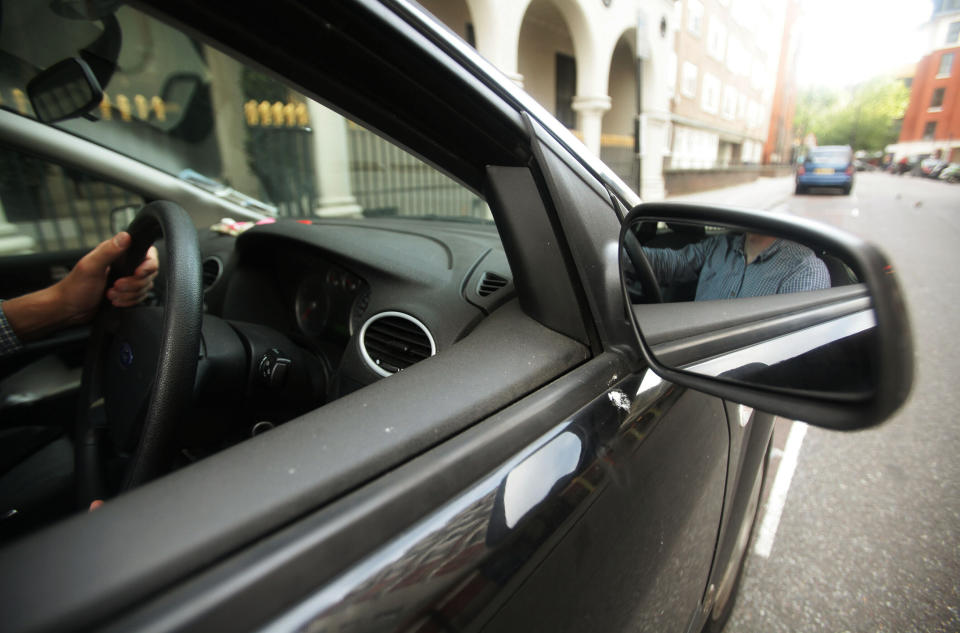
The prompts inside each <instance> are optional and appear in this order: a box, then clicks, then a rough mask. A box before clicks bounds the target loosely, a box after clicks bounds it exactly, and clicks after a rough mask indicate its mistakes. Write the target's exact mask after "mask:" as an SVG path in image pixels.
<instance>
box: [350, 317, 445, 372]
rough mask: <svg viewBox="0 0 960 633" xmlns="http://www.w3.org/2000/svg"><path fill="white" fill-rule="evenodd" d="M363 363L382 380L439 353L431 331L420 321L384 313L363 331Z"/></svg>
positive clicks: (361, 338)
mask: <svg viewBox="0 0 960 633" xmlns="http://www.w3.org/2000/svg"><path fill="white" fill-rule="evenodd" d="M360 350H361V352H362V353H363V357H364V360H365V361H366V362H367V364H368V365H369V366H370V368H371V369H373V370H374V371H375V372H377V373H378V374H380V375H381V376H390V375H392V374H395V373H397V372H398V371H402V370H404V369H406V368H407V367H409V366H410V365H413V364H414V363H416V362H418V361H421V360H423V359H425V358H429V357H430V356H433V355H434V354H435V353H436V344H435V343H434V341H433V337H432V336H431V335H430V331H429V330H427V328H426V326H425V325H423V323H421V322H420V321H418V320H417V319H415V318H413V317H412V316H410V315H408V314H403V313H401V312H382V313H380V314H378V315H376V316H374V317H372V318H371V319H370V320H369V321H367V322H366V323H365V324H364V326H363V328H362V329H361V331H360Z"/></svg>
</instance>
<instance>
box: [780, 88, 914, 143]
mask: <svg viewBox="0 0 960 633" xmlns="http://www.w3.org/2000/svg"><path fill="white" fill-rule="evenodd" d="M909 100H910V92H909V91H908V90H907V88H906V87H905V86H904V85H903V82H901V81H898V80H895V79H891V78H888V77H877V78H874V79H871V80H869V81H866V82H863V83H861V84H858V85H856V86H854V87H852V88H844V89H828V88H822V87H817V88H811V89H808V90H806V91H804V92H801V93H800V95H799V97H798V98H797V111H796V116H795V117H794V128H795V129H796V131H797V133H798V134H799V135H800V138H801V139H802V138H803V137H805V136H806V135H807V133H809V132H813V133H814V134H815V135H816V137H817V143H818V144H819V145H850V146H851V147H853V149H854V150H861V149H862V150H866V151H879V150H883V148H884V147H886V146H887V145H889V144H890V143H895V142H896V140H897V132H898V126H897V120H898V119H900V118H901V117H902V116H903V113H904V110H906V108H907V103H908V102H909Z"/></svg>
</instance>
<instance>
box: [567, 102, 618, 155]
mask: <svg viewBox="0 0 960 633" xmlns="http://www.w3.org/2000/svg"><path fill="white" fill-rule="evenodd" d="M609 109H610V97H608V96H607V95H577V96H576V97H574V98H573V110H574V112H576V113H577V128H578V129H579V130H580V133H581V134H583V144H584V145H586V146H587V149H589V150H590V151H591V152H593V153H594V154H596V155H597V156H598V157H599V156H600V132H601V130H602V128H603V115H604V114H605V113H606V112H607V110H609Z"/></svg>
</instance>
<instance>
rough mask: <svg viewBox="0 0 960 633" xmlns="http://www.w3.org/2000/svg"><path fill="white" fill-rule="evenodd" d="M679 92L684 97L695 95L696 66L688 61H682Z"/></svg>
mask: <svg viewBox="0 0 960 633" xmlns="http://www.w3.org/2000/svg"><path fill="white" fill-rule="evenodd" d="M680 92H682V93H683V95H684V96H685V97H690V98H694V97H696V96H697V67H696V65H695V64H691V63H690V62H683V79H681V80H680Z"/></svg>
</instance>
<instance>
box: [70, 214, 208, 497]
mask: <svg viewBox="0 0 960 633" xmlns="http://www.w3.org/2000/svg"><path fill="white" fill-rule="evenodd" d="M127 232H129V233H130V236H131V238H132V241H131V245H130V247H129V248H128V249H127V251H126V252H125V253H124V256H123V257H122V258H121V259H120V260H119V261H118V262H116V263H115V264H114V265H113V266H111V273H110V281H109V282H108V283H109V284H112V283H113V280H114V279H116V278H119V277H123V276H126V275H130V274H132V272H133V271H134V270H135V269H136V267H137V265H138V264H139V263H140V262H141V261H142V260H143V257H144V256H145V254H146V251H147V249H148V248H149V247H150V245H151V244H153V242H155V241H156V240H157V239H159V238H161V237H162V238H163V239H164V249H163V252H162V257H161V260H162V261H163V262H165V265H166V274H165V275H163V284H164V285H163V288H164V292H163V296H164V305H163V307H162V308H145V307H135V308H115V307H113V306H111V305H110V304H109V303H106V302H105V306H104V307H103V308H102V309H101V310H100V312H99V313H98V315H97V317H96V319H95V321H94V325H93V330H92V333H91V339H90V343H89V344H88V347H87V354H86V358H85V360H84V367H83V375H82V379H81V386H80V403H79V415H78V432H77V442H76V451H75V452H76V458H77V468H76V473H77V488H78V502H79V504H80V506H81V507H87V506H88V505H89V503H90V502H91V501H93V500H94V499H103V498H105V496H107V495H106V493H107V491H108V489H107V487H106V486H105V485H104V482H103V477H102V469H103V459H104V450H103V449H105V448H108V447H107V446H105V442H106V441H107V440H111V439H112V438H114V437H116V436H121V437H122V436H124V435H127V436H130V437H132V438H133V440H135V441H131V442H130V443H131V445H132V444H135V446H132V451H131V452H130V453H129V458H128V459H127V460H126V462H125V465H124V467H123V472H122V477H121V483H120V485H119V492H123V491H125V490H128V489H130V488H133V487H135V486H138V485H140V484H142V483H145V482H146V481H149V480H150V479H153V478H154V477H156V476H157V475H158V474H160V473H161V472H162V469H163V466H164V465H165V463H166V462H165V458H166V457H167V455H168V450H167V449H168V448H169V446H170V441H171V439H172V435H173V430H174V428H175V423H176V421H177V419H178V418H179V417H180V416H181V414H182V413H183V412H184V411H186V409H187V408H188V406H189V405H190V402H191V399H192V396H193V385H194V381H195V378H196V372H197V362H198V356H199V351H200V332H201V326H202V322H203V289H202V282H201V263H200V247H199V243H198V240H197V232H196V229H195V228H194V226H193V223H192V222H191V220H190V217H189V216H188V215H187V213H186V212H185V211H184V210H183V209H182V208H181V207H180V206H179V205H177V204H176V203H173V202H169V201H155V202H151V203H149V204H147V205H146V206H144V207H143V208H142V209H141V210H140V212H139V213H138V214H137V216H136V217H135V218H134V220H133V221H132V222H131V223H130V226H129V228H128V229H127ZM145 324H146V325H145ZM150 324H152V325H150ZM157 326H159V327H158V328H157ZM152 329H159V332H149V333H148V332H143V330H152ZM141 334H142V335H144V337H141V336H140V335H141ZM149 334H158V337H157V338H156V339H155V341H156V342H155V343H153V342H151V343H148V344H147V347H151V346H152V345H155V346H156V347H155V349H150V350H142V352H143V353H141V350H140V349H138V348H140V347H141V345H139V344H137V343H141V342H142V340H141V341H138V342H137V343H134V342H131V340H129V339H135V338H148V335H149ZM149 338H152V337H149ZM138 358H140V359H141V360H140V362H138ZM118 376H120V377H125V378H124V380H125V381H126V383H127V386H129V384H136V385H137V386H138V387H139V388H142V389H144V397H143V399H142V401H141V402H139V403H135V406H133V405H131V406H127V407H123V406H111V402H112V400H111V399H121V398H122V396H121V395H118V394H117V393H116V391H115V389H114V392H113V393H111V389H112V387H111V384H109V383H110V382H111V380H108V378H110V377H113V378H116V377H118ZM148 382H149V384H147V383H148ZM131 417H135V418H141V417H142V422H141V421H140V420H139V419H129V418H131Z"/></svg>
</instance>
